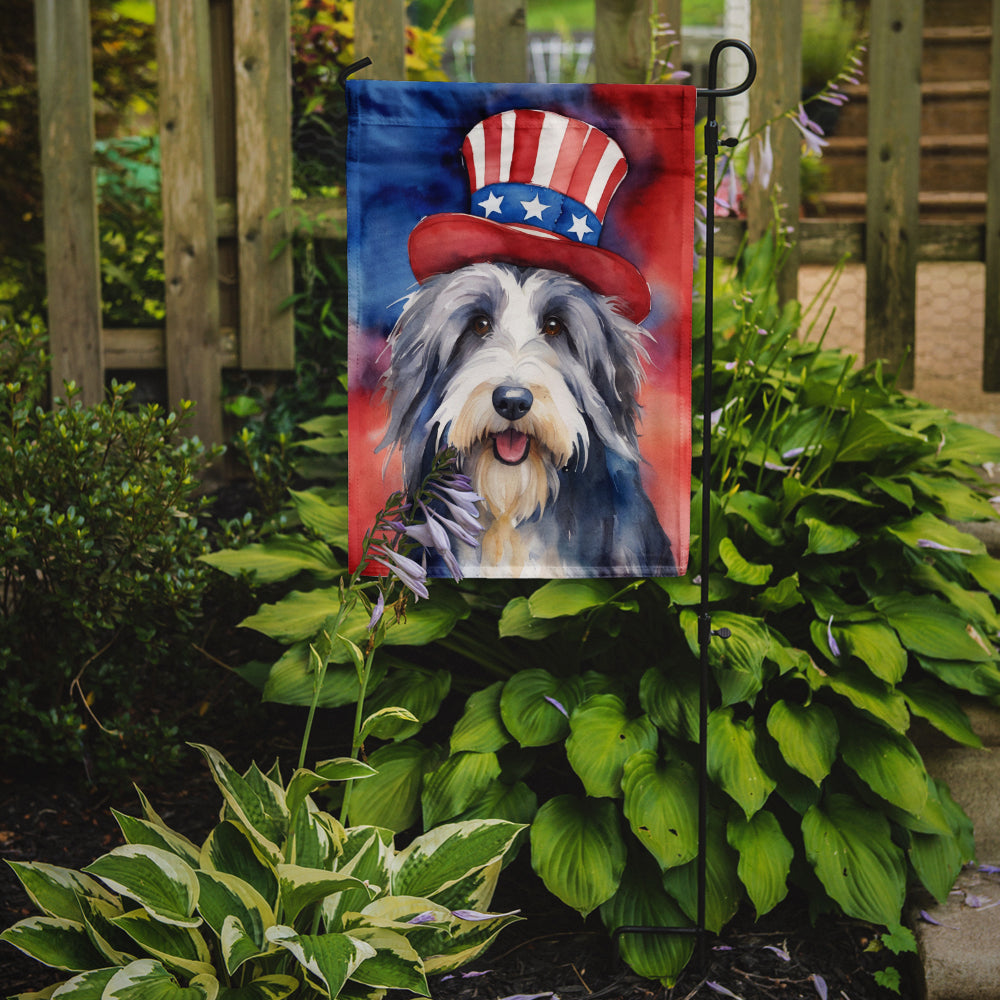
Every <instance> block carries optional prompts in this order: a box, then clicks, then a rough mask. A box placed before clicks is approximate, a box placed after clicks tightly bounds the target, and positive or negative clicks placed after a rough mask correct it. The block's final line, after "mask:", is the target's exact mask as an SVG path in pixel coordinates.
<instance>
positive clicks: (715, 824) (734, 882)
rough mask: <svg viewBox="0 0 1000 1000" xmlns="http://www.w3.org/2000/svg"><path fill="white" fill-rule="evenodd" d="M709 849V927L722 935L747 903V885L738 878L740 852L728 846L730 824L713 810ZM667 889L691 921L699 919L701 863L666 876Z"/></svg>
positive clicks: (706, 889)
mask: <svg viewBox="0 0 1000 1000" xmlns="http://www.w3.org/2000/svg"><path fill="white" fill-rule="evenodd" d="M707 832H708V838H707V844H706V849H705V926H706V927H707V928H708V929H709V930H710V931H712V933H713V934H718V933H719V932H720V931H721V930H722V928H723V927H724V926H725V925H726V924H727V923H728V922H729V921H730V920H731V919H732V917H733V915H734V914H735V913H736V910H737V908H738V907H739V905H740V902H741V901H742V899H743V884H742V883H741V882H740V880H739V876H738V875H737V874H736V864H737V857H736V852H735V851H733V849H732V848H731V847H730V846H729V844H728V843H727V842H726V824H725V820H724V818H723V817H722V815H721V814H720V813H718V812H716V811H715V810H712V811H711V812H710V813H709V816H708V831H707ZM663 887H664V889H666V890H667V892H668V893H669V894H670V895H671V896H673V898H674V899H676V900H677V902H678V904H679V905H680V907H681V909H682V910H683V911H684V912H685V913H686V914H687V915H688V917H690V918H691V920H697V918H698V860H697V859H695V860H694V861H689V862H688V863H687V864H686V865H680V866H679V867H677V868H670V869H668V870H667V871H665V872H664V873H663Z"/></svg>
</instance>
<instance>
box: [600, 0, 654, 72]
mask: <svg viewBox="0 0 1000 1000" xmlns="http://www.w3.org/2000/svg"><path fill="white" fill-rule="evenodd" d="M653 3H655V0H594V68H595V70H596V73H597V82H598V83H645V82H646V74H647V72H648V69H649V19H650V16H651V14H652V11H653V7H652V4H653Z"/></svg>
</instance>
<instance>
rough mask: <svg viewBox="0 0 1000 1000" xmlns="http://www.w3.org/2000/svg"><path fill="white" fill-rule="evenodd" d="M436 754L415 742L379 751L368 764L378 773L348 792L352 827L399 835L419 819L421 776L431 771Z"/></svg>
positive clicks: (436, 758) (394, 745)
mask: <svg viewBox="0 0 1000 1000" xmlns="http://www.w3.org/2000/svg"><path fill="white" fill-rule="evenodd" d="M438 760H439V757H438V754H437V752H436V751H434V750H433V749H430V748H428V747H425V746H422V745H421V744H420V743H418V742H417V741H416V740H406V741H405V742H403V743H389V744H387V745H386V746H384V747H379V748H378V750H376V751H375V752H374V753H373V754H372V755H371V756H370V757H369V758H368V761H369V763H370V764H371V765H372V767H374V768H375V770H376V771H378V774H376V775H375V776H374V777H373V778H369V779H368V780H367V781H362V782H360V783H359V784H357V785H356V786H354V787H353V788H352V789H351V810H350V821H351V825H352V826H380V827H385V828H386V829H389V830H393V831H395V832H396V833H399V832H401V831H403V830H405V829H407V828H408V827H411V826H413V824H414V823H416V821H417V820H418V819H419V817H420V790H421V788H422V787H423V781H424V774H425V772H426V771H428V770H430V769H432V768H434V767H435V766H436V765H437V763H438Z"/></svg>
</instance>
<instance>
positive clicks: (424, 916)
mask: <svg viewBox="0 0 1000 1000" xmlns="http://www.w3.org/2000/svg"><path fill="white" fill-rule="evenodd" d="M435 920H437V914H435V912H434V911H433V910H424V912H423V913H418V914H417V915H416V916H415V917H410V919H409V920H407V921H406V922H407V923H408V924H432V923H434V921H435Z"/></svg>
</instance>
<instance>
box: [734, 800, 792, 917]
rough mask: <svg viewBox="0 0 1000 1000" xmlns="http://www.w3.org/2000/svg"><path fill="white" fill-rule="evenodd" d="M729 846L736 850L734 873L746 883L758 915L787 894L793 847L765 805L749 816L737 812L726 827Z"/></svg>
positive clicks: (766, 911) (776, 903) (773, 905)
mask: <svg viewBox="0 0 1000 1000" xmlns="http://www.w3.org/2000/svg"><path fill="white" fill-rule="evenodd" d="M726 837H727V839H728V841H729V846H730V847H732V848H734V849H735V850H737V851H739V855H740V860H739V864H738V865H737V867H736V873H737V875H739V877H740V881H741V882H742V883H743V884H744V885H745V886H746V890H747V895H748V896H749V897H750V902H751V903H753V905H754V909H755V910H756V911H757V918H758V919H759V918H760V917H762V916H763V915H764V914H765V913H768V912H769V911H770V910H772V909H774V907H775V906H777V905H778V903H780V902H781V901H782V900H783V899H784V898H785V896H786V895H787V894H788V873H789V871H790V870H791V866H792V858H793V857H794V856H795V849H794V848H793V847H792V845H791V844H790V843H789V842H788V838H787V837H786V836H785V835H784V833H782V831H781V826H780V825H779V823H778V820H777V819H776V818H775V816H774V813H770V812H768V811H767V810H765V809H762V810H761V811H760V812H758V813H756V814H755V815H754V816H753V817H752V818H750V819H744V818H743V817H742V816H737V817H736V818H735V819H732V820H730V822H729V825H728V827H727V828H726Z"/></svg>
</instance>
